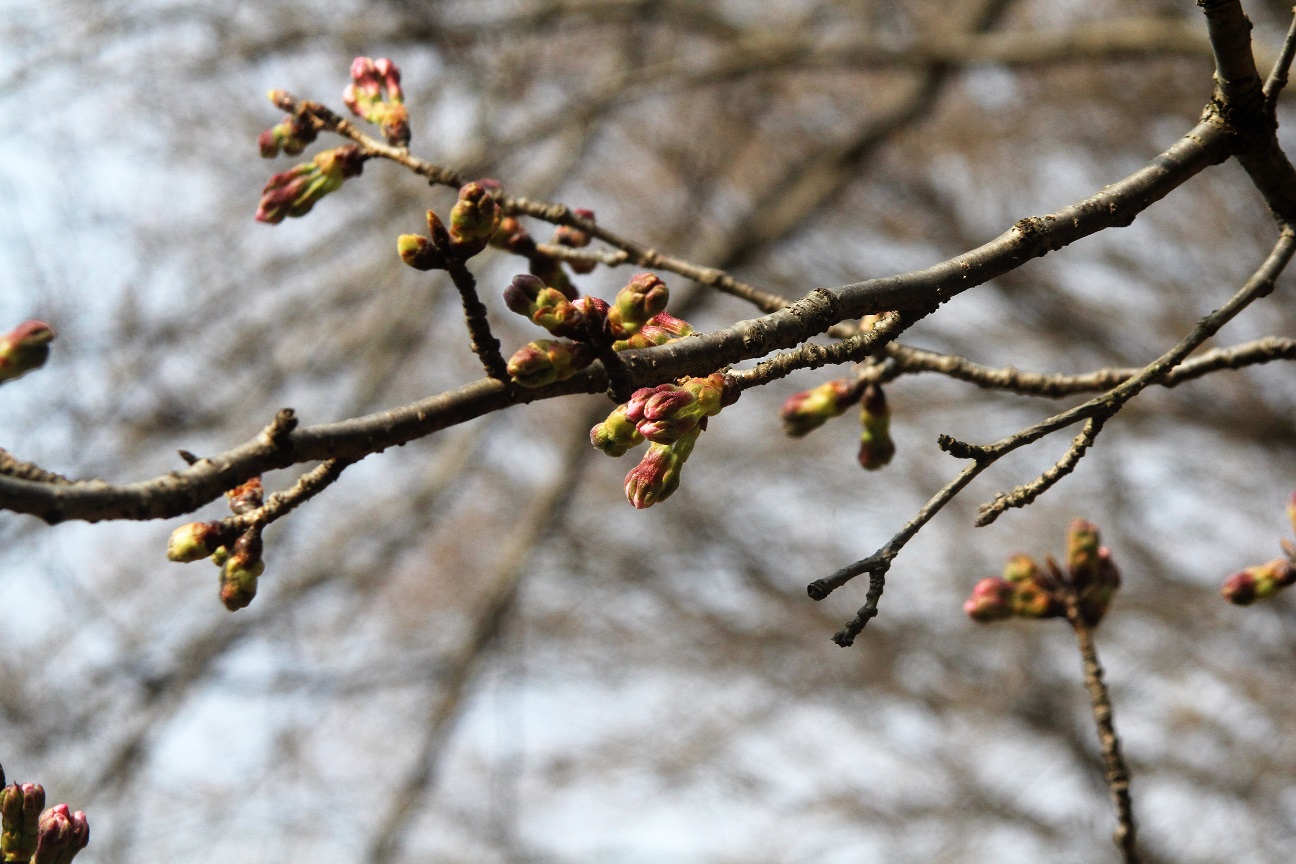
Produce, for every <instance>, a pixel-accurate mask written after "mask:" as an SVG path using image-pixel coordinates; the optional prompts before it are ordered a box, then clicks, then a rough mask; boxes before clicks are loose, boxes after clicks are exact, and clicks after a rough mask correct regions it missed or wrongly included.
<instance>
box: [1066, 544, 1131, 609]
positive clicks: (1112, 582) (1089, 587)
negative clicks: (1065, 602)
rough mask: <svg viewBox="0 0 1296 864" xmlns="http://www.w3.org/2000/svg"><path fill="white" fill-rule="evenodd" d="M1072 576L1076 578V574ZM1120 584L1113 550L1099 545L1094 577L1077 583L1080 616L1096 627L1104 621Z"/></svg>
mask: <svg viewBox="0 0 1296 864" xmlns="http://www.w3.org/2000/svg"><path fill="white" fill-rule="evenodd" d="M1096 533H1097V531H1096V529H1095V534H1096ZM1072 578H1073V579H1074V576H1073V577H1072ZM1120 585H1121V577H1120V570H1118V569H1117V568H1116V562H1115V561H1113V560H1112V555H1111V550H1110V549H1108V548H1107V547H1106V546H1099V547H1098V566H1097V569H1096V571H1095V573H1094V576H1093V578H1092V579H1091V580H1090V581H1089V582H1088V583H1087V584H1081V583H1076V600H1077V603H1078V604H1079V606H1080V617H1081V618H1082V619H1084V622H1085V623H1086V624H1088V625H1089V626H1090V627H1095V626H1097V625H1098V622H1100V621H1102V619H1103V616H1105V615H1106V614H1107V608H1108V607H1109V606H1110V605H1111V601H1112V598H1113V597H1115V596H1116V591H1117V590H1118V589H1119V588H1120Z"/></svg>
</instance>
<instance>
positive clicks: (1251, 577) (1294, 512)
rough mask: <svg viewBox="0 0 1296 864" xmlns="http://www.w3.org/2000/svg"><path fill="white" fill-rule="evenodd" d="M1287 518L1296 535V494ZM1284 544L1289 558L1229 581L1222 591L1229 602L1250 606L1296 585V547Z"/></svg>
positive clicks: (1285, 541) (1270, 563) (1272, 562)
mask: <svg viewBox="0 0 1296 864" xmlns="http://www.w3.org/2000/svg"><path fill="white" fill-rule="evenodd" d="M1287 518H1288V519H1289V520H1290V521H1291V525H1292V530H1293V531H1296V492H1293V493H1292V495H1291V497H1290V498H1289V499H1287ZM1281 542H1282V548H1283V552H1285V553H1286V555H1287V557H1286V558H1275V559H1274V560H1272V561H1270V562H1269V563H1267V564H1257V565H1255V566H1254V567H1247V568H1246V569H1245V570H1240V571H1238V572H1237V573H1234V574H1233V575H1232V576H1230V577H1228V578H1227V579H1225V580H1224V585H1223V587H1221V588H1220V593H1221V594H1223V595H1224V599H1225V600H1227V601H1229V602H1230V603H1235V604H1237V605H1238V606H1250V605H1251V604H1252V603H1254V602H1255V601H1257V600H1263V599H1265V598H1266V597H1272V596H1273V595H1275V594H1277V593H1278V592H1279V591H1281V590H1282V589H1284V588H1286V587H1288V586H1290V585H1293V584H1296V543H1292V542H1291V541H1290V540H1286V539H1284V540H1282V541H1281Z"/></svg>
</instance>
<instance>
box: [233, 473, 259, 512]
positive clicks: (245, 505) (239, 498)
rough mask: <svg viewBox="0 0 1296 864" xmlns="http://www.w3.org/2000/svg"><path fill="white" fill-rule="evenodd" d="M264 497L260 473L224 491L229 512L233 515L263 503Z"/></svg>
mask: <svg viewBox="0 0 1296 864" xmlns="http://www.w3.org/2000/svg"><path fill="white" fill-rule="evenodd" d="M264 498H265V486H264V485H262V483H261V477H260V475H258V476H256V477H253V478H252V479H251V480H248V481H246V482H244V483H241V484H239V485H238V486H235V487H234V488H233V489H230V490H229V491H228V492H226V493H225V499H226V501H227V502H228V503H229V508H230V512H232V513H233V514H234V515H235V516H242V515H243V514H244V513H248V512H250V511H252V510H255V509H257V508H258V507H260V506H261V504H262V503H263V501H264Z"/></svg>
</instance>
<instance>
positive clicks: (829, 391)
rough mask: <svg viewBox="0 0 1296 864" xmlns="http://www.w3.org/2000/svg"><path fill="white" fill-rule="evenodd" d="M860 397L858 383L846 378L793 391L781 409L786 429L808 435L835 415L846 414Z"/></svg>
mask: <svg viewBox="0 0 1296 864" xmlns="http://www.w3.org/2000/svg"><path fill="white" fill-rule="evenodd" d="M856 398H857V397H856V394H855V385H854V384H853V383H852V382H850V381H846V380H844V379H837V380H836V381H826V382H824V383H823V384H820V385H819V386H818V387H815V388H813V389H810V390H803V391H801V392H800V393H793V394H792V395H791V396H789V397H788V398H787V399H786V400H784V402H783V407H782V408H781V409H779V419H780V420H782V421H783V432H784V433H785V434H787V435H790V436H791V437H793V438H800V437H802V436H803V435H808V434H810V433H811V432H813V431H814V430H815V429H818V428H819V427H820V426H822V425H823V424H824V423H826V422H828V421H829V420H830V419H832V418H833V417H837V416H840V415H841V414H844V413H845V412H846V409H847V408H849V407H850V406H851V405H852V404H853V403H854V402H855V399H856Z"/></svg>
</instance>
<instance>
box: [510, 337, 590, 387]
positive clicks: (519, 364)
mask: <svg viewBox="0 0 1296 864" xmlns="http://www.w3.org/2000/svg"><path fill="white" fill-rule="evenodd" d="M593 362H594V352H593V350H592V349H591V348H590V347H589V346H588V345H586V344H585V343H583V342H555V341H553V340H551V339H537V340H536V341H534V342H531V343H529V344H527V345H524V346H523V347H522V348H520V349H518V351H517V352H516V353H515V354H514V355H513V356H512V357H510V358H509V361H508V374H509V376H510V377H512V378H513V380H514V381H516V382H517V383H518V384H521V385H522V386H523V387H543V386H544V385H546V384H552V383H553V382H555V381H566V380H567V379H568V378H570V377H571V376H572V375H574V374H576V372H577V371H578V370H580V369H584V368H585V367H586V366H588V365H590V364H591V363H593Z"/></svg>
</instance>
